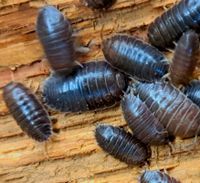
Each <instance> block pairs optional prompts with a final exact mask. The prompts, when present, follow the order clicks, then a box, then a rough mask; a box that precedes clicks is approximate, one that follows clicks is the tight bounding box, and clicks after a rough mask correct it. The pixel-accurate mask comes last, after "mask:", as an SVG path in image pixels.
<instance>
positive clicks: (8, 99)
mask: <svg viewBox="0 0 200 183" xmlns="http://www.w3.org/2000/svg"><path fill="white" fill-rule="evenodd" d="M3 99H4V101H5V103H6V106H7V107H8V109H9V111H10V113H11V115H12V116H13V118H14V119H15V120H16V122H17V124H18V125H19V126H20V127H21V129H22V130H23V131H24V132H25V133H26V134H27V135H28V136H30V137H31V138H33V139H35V140H37V141H39V142H42V141H45V140H47V139H48V138H49V137H50V135H51V134H52V130H51V120H50V118H49V115H48V113H47V111H46V110H45V108H44V107H43V105H42V104H41V103H40V102H39V100H38V99H37V98H36V96H35V95H34V94H33V93H32V92H31V91H30V90H29V89H28V88H26V87H25V86H24V85H22V84H21V83H16V82H11V83H9V84H7V85H6V86H5V87H4V89H3Z"/></svg>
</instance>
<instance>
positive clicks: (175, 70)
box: [170, 30, 199, 85]
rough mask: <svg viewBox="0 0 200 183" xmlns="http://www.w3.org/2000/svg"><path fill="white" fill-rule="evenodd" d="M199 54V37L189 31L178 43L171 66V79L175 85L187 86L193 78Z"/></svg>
mask: <svg viewBox="0 0 200 183" xmlns="http://www.w3.org/2000/svg"><path fill="white" fill-rule="evenodd" d="M198 54H199V37H198V34H196V33H195V32H194V31H192V30H189V31H187V32H185V33H183V35H182V36H181V38H180V40H179V41H178V43H177V46H176V49H175V53H174V57H173V60H172V63H171V65H170V78H171V81H172V83H173V84H175V85H179V84H183V85H186V84H188V83H189V81H190V80H191V78H192V74H193V72H194V70H195V67H196V64H197V60H198Z"/></svg>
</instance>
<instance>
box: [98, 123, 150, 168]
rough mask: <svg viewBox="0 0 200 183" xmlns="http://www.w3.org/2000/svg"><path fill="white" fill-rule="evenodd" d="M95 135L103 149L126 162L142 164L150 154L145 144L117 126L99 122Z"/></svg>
mask: <svg viewBox="0 0 200 183" xmlns="http://www.w3.org/2000/svg"><path fill="white" fill-rule="evenodd" d="M95 137H96V141H97V143H98V144H99V146H100V147H101V148H102V149H103V150H104V151H106V152H107V153H109V154H110V155H112V156H113V157H115V158H116V159H119V160H120V161H123V162H125V163H127V164H135V165H142V164H144V163H145V162H146V161H147V160H148V158H149V157H150V155H151V153H150V150H149V149H148V147H147V146H146V145H144V144H143V143H142V142H140V141H139V140H138V139H136V138H135V137H133V136H132V135H131V134H130V133H127V132H126V131H125V130H123V129H122V128H119V127H114V126H111V125H105V124H100V125H98V126H97V127H96V131H95Z"/></svg>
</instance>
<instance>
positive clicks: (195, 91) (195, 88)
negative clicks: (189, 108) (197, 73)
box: [184, 80, 200, 107]
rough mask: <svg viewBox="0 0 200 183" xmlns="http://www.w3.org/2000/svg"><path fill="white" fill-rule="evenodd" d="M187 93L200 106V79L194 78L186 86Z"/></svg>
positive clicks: (185, 91)
mask: <svg viewBox="0 0 200 183" xmlns="http://www.w3.org/2000/svg"><path fill="white" fill-rule="evenodd" d="M184 93H185V95H186V96H187V97H188V98H190V99H191V100H192V101H193V102H194V103H195V104H197V105H198V106H199V107H200V81H199V80H193V81H191V82H190V83H189V84H188V85H187V86H186V87H185V88H184Z"/></svg>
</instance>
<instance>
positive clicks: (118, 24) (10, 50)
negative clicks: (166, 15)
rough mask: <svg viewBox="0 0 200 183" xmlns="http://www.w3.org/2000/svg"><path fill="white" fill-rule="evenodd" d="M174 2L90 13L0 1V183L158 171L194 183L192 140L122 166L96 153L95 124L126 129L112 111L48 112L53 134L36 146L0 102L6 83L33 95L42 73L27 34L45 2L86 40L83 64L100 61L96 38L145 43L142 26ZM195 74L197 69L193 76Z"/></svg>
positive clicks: (135, 0)
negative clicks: (144, 162)
mask: <svg viewBox="0 0 200 183" xmlns="http://www.w3.org/2000/svg"><path fill="white" fill-rule="evenodd" d="M175 2H176V1H175V0H118V1H117V3H116V4H115V5H114V6H113V7H112V8H111V9H109V10H108V11H106V12H94V11H92V10H90V9H89V8H87V7H84V6H83V5H82V4H81V3H80V2H79V0H47V1H38V0H36V1H35V0H34V1H33V0H2V1H0V88H1V90H0V99H1V100H0V182H13V183H14V182H15V183H25V182H26V183H32V182H42V183H46V182H48V183H55V182H80V183H86V182H87V183H88V182H91V183H93V182H95V183H96V182H98V183H103V182H109V183H116V182H122V183H123V182H130V183H133V182H137V180H138V176H139V175H140V174H141V172H142V171H144V170H145V169H166V170H167V171H168V172H169V174H170V175H172V176H174V177H176V178H178V179H179V180H181V181H182V182H186V183H191V182H192V183H199V182H200V181H199V180H200V174H199V171H200V147H199V146H197V147H196V149H194V148H192V147H191V146H190V144H192V143H193V140H194V139H188V140H179V139H177V140H176V141H175V143H174V144H173V148H174V153H173V154H170V148H169V147H168V146H162V147H159V148H156V147H152V151H153V153H152V158H151V165H150V166H149V167H148V166H144V167H134V166H133V167H128V166H127V165H126V164H124V163H122V162H119V161H118V160H116V159H114V158H112V157H111V156H109V155H108V154H106V153H104V152H103V151H102V150H101V149H100V148H99V147H98V146H97V144H96V142H95V139H94V133H93V131H94V128H95V125H96V124H98V123H99V122H104V123H108V124H113V125H118V126H119V125H120V126H126V124H125V122H124V119H123V117H122V113H121V109H120V107H119V106H117V107H115V108H112V109H108V110H104V111H99V112H88V113H84V114H68V115H65V114H61V113H56V112H54V111H51V116H52V117H53V118H55V119H57V123H55V124H54V128H56V129H58V130H59V133H58V134H55V135H54V136H53V137H52V139H51V140H49V141H48V142H47V143H46V144H44V143H42V144H41V143H37V142H35V141H33V140H32V139H30V138H28V137H27V136H26V135H25V134H24V133H22V131H21V129H20V128H19V127H18V126H17V124H16V122H15V121H14V120H13V118H12V117H11V116H10V115H9V112H8V110H7V108H6V107H5V104H4V102H3V100H2V87H3V86H4V85H5V84H7V83H8V82H9V81H11V80H15V81H20V82H22V83H24V84H25V85H26V86H29V87H30V88H31V89H32V90H33V91H34V92H36V94H37V95H38V96H40V89H41V86H42V82H43V80H44V79H45V78H46V77H47V76H48V74H49V68H48V65H47V63H46V60H45V58H44V53H43V51H42V49H41V46H40V44H39V41H38V39H37V36H36V34H35V20H36V17H37V12H38V9H39V8H40V7H43V6H44V5H45V4H46V3H47V4H51V5H56V6H57V7H58V8H59V9H60V10H61V11H62V12H63V13H64V14H65V15H66V16H67V17H68V18H69V19H70V20H71V22H72V25H73V28H74V30H75V32H76V39H77V40H78V44H81V45H85V46H87V45H88V44H89V43H90V44H89V45H90V52H89V53H88V54H85V55H78V58H77V59H78V60H79V61H80V62H86V61H89V60H96V59H102V58H103V56H102V52H101V36H100V35H101V34H103V36H104V37H107V36H109V35H111V34H115V33H128V34H134V35H136V36H139V37H141V38H143V39H146V29H147V26H148V24H149V23H150V22H151V21H153V19H154V18H155V17H157V16H159V15H160V14H161V13H162V12H163V11H164V8H163V7H170V6H171V5H173V3H175ZM168 55H169V57H170V56H171V55H170V54H168ZM199 75H200V74H199V71H198V70H197V71H196V72H195V77H196V78H197V77H198V76H199ZM45 147H46V148H45Z"/></svg>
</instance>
